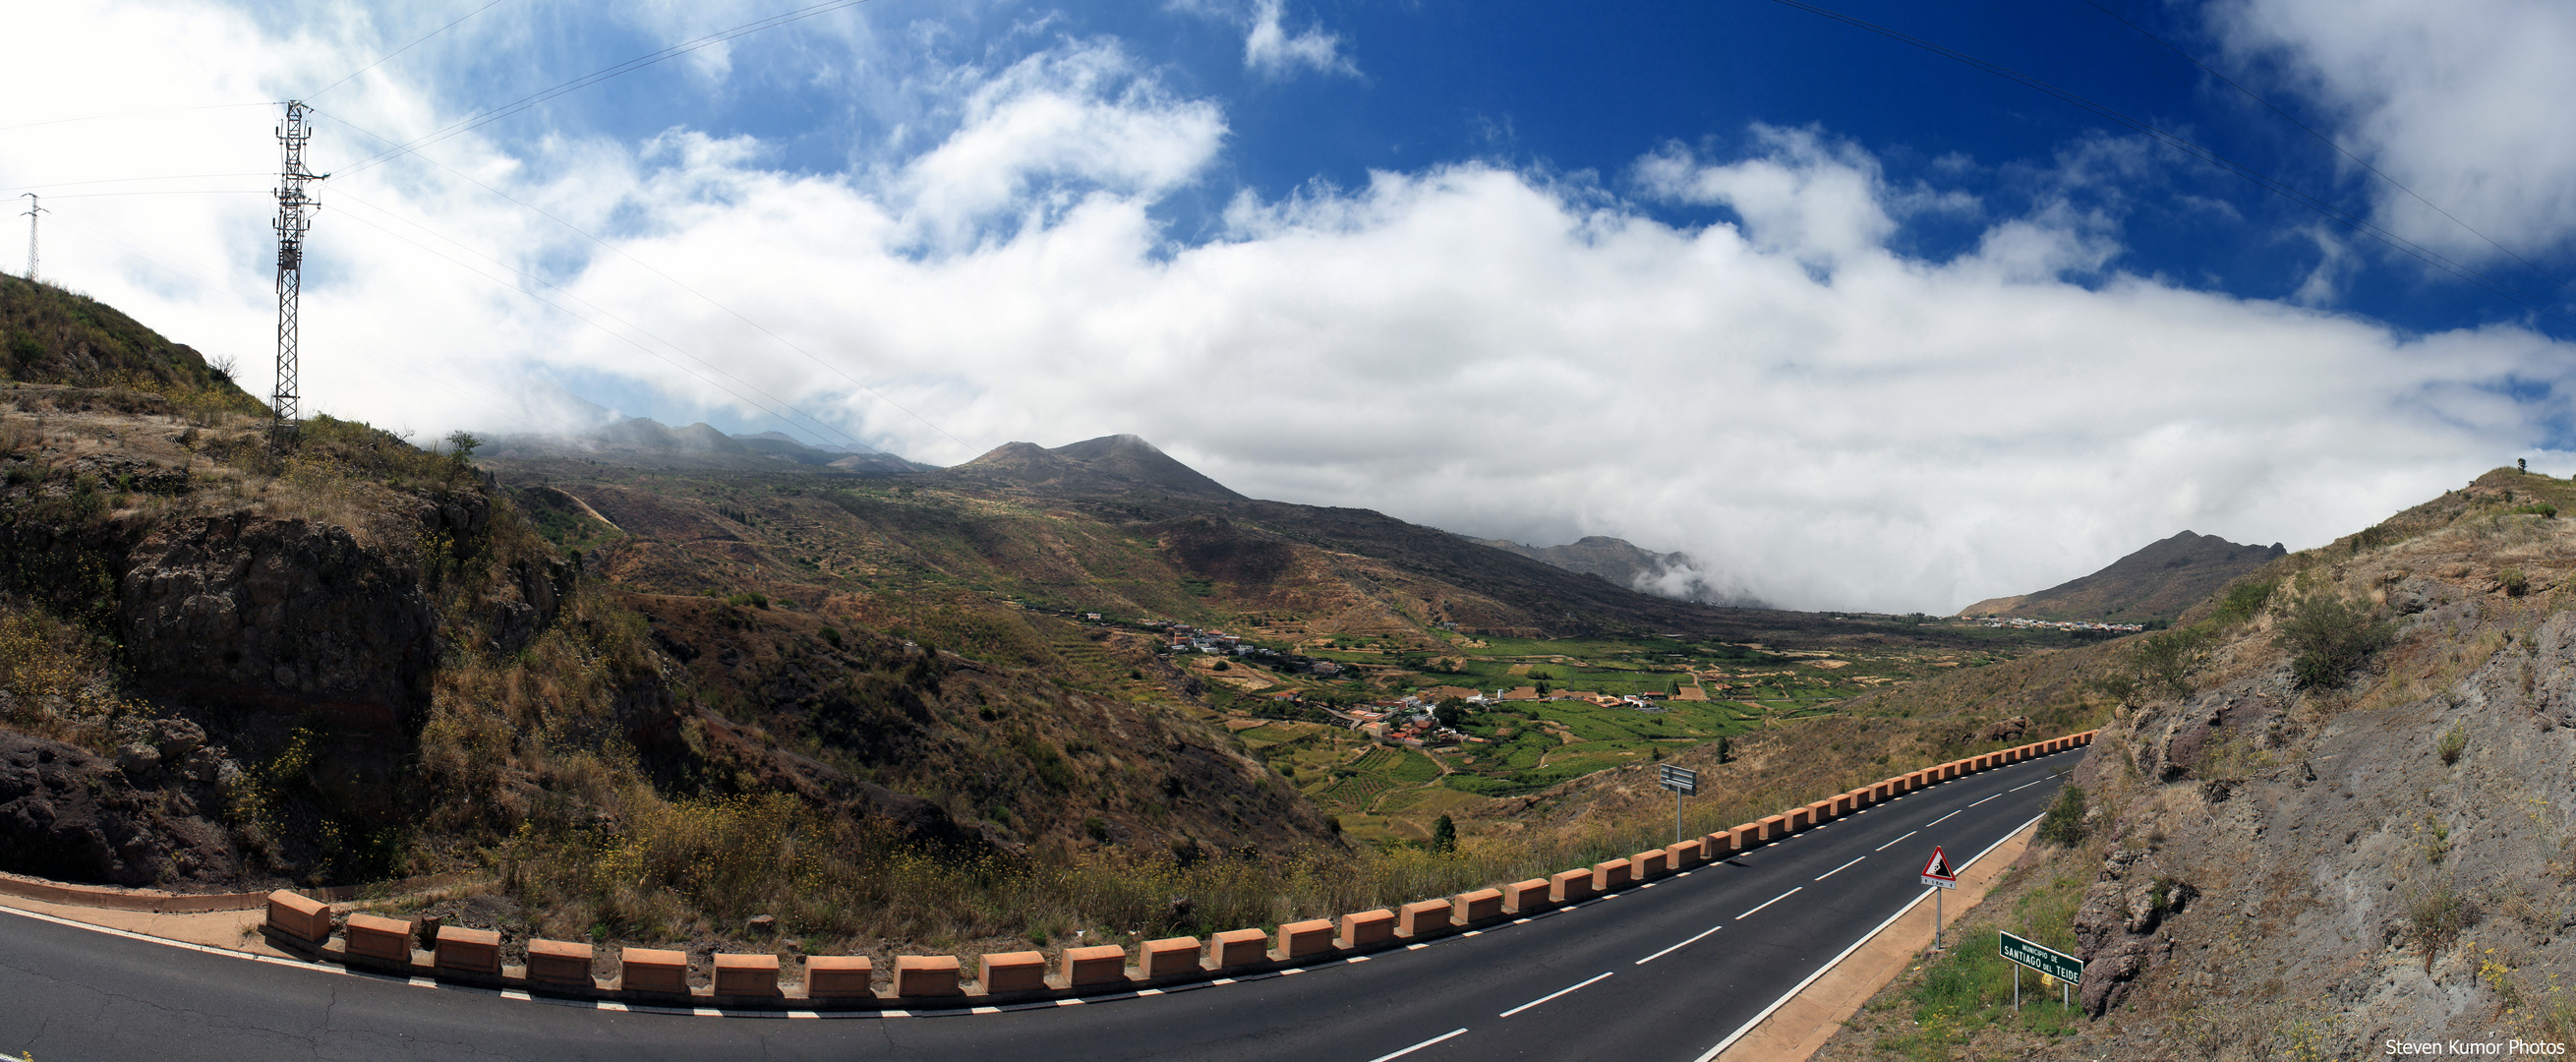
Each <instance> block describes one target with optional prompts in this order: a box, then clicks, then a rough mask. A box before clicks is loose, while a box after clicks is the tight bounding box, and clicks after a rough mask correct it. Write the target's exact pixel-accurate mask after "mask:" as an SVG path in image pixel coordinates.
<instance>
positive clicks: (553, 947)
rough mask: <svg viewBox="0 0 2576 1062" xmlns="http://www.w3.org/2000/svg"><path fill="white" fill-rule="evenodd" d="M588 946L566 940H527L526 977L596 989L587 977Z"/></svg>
mask: <svg viewBox="0 0 2576 1062" xmlns="http://www.w3.org/2000/svg"><path fill="white" fill-rule="evenodd" d="M590 956H591V948H590V945H588V944H578V943H574V942H573V941H569V940H531V941H529V942H528V980H531V981H540V982H543V983H545V984H550V985H570V986H572V987H574V988H597V987H599V984H598V982H596V981H593V980H591V979H590Z"/></svg>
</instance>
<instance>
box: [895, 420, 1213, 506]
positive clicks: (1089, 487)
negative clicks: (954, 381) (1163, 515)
mask: <svg viewBox="0 0 2576 1062" xmlns="http://www.w3.org/2000/svg"><path fill="white" fill-rule="evenodd" d="M932 475H933V476H935V477H948V478H954V479H958V480H962V481H967V482H974V483H980V484H984V485H988V486H1006V487H1018V488H1021V489H1023V490H1029V491H1033V492H1036V493H1041V494H1065V495H1080V496H1095V497H1098V496H1125V495H1132V494H1162V495H1174V496H1180V497H1189V498H1212V499H1219V500H1225V501H1235V500H1241V499H1242V498H1243V495H1240V494H1237V493H1235V492H1233V491H1231V490H1228V489H1226V487H1225V485H1224V484H1221V483H1218V482H1217V481H1215V480H1213V479H1209V478H1208V477H1207V476H1205V475H1203V474H1201V473H1200V472H1199V471H1198V470H1197V469H1194V468H1191V467H1190V466H1188V465H1185V464H1182V463H1180V462H1179V461H1177V460H1174V459H1173V458H1172V456H1171V455H1170V454H1166V453H1164V452H1163V451H1162V450H1160V449H1158V448H1156V447H1155V446H1154V444H1152V443H1149V442H1146V441H1145V440H1144V439H1143V438H1142V437H1139V436H1135V435H1103V436H1101V437H1099V438H1097V439H1084V440H1083V441H1081V442H1078V443H1069V444H1067V445H1064V446H1058V447H1056V448H1054V449H1047V448H1046V447H1042V446H1039V445H1037V444H1035V443H1025V442H1008V443H1003V444H1002V445H1000V446H996V447H994V448H992V449H991V450H989V451H986V452H985V453H984V455H983V456H981V457H977V458H976V459H974V460H972V461H968V462H966V463H965V464H962V465H958V466H955V467H953V468H949V469H946V470H944V471H942V472H937V473H932Z"/></svg>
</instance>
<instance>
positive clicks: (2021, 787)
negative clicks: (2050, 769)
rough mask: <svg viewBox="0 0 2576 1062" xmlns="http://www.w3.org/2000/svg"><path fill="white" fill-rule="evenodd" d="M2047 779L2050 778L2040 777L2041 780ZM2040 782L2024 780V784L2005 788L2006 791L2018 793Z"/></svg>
mask: <svg viewBox="0 0 2576 1062" xmlns="http://www.w3.org/2000/svg"><path fill="white" fill-rule="evenodd" d="M2047 780H2048V779H2046V778H2042V779H2040V780H2039V782H2045V781H2047ZM2039 782H2023V783H2022V784H2020V785H2017V786H2014V787H2012V788H2010V789H2007V790H2004V792H2007V793H2018V792H2021V791H2022V790H2024V789H2028V788H2030V787H2032V786H2035V785H2038V784H2039Z"/></svg>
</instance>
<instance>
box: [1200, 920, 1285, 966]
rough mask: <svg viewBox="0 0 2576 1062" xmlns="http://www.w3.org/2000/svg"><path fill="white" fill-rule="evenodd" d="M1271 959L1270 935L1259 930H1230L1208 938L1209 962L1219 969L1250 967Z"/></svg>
mask: <svg viewBox="0 0 2576 1062" xmlns="http://www.w3.org/2000/svg"><path fill="white" fill-rule="evenodd" d="M1269 957H1270V934H1268V933H1264V932H1262V931H1260V930H1258V929H1229V930H1226V931H1225V932H1223V933H1219V934H1217V935H1216V936H1213V937H1210V938H1208V961H1209V962H1210V964H1212V965H1214V966H1215V967H1216V968H1217V969H1220V970H1222V969H1225V968H1226V967H1229V966H1250V965H1252V964H1253V963H1257V962H1261V961H1263V960H1266V959H1268V958H1269Z"/></svg>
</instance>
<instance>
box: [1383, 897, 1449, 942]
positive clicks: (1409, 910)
mask: <svg viewBox="0 0 2576 1062" xmlns="http://www.w3.org/2000/svg"><path fill="white" fill-rule="evenodd" d="M1456 914H1457V909H1456V907H1455V906H1454V905H1453V904H1452V902H1451V901H1448V900H1415V901H1413V902H1412V903H1408V904H1405V905H1404V906H1402V907H1398V908H1396V909H1395V935H1396V936H1399V937H1406V938H1412V937H1419V936H1423V935H1425V934H1430V933H1437V932H1440V931H1441V930H1444V929H1447V928H1449V925H1450V923H1451V922H1452V921H1453V920H1454V919H1455V917H1456Z"/></svg>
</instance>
